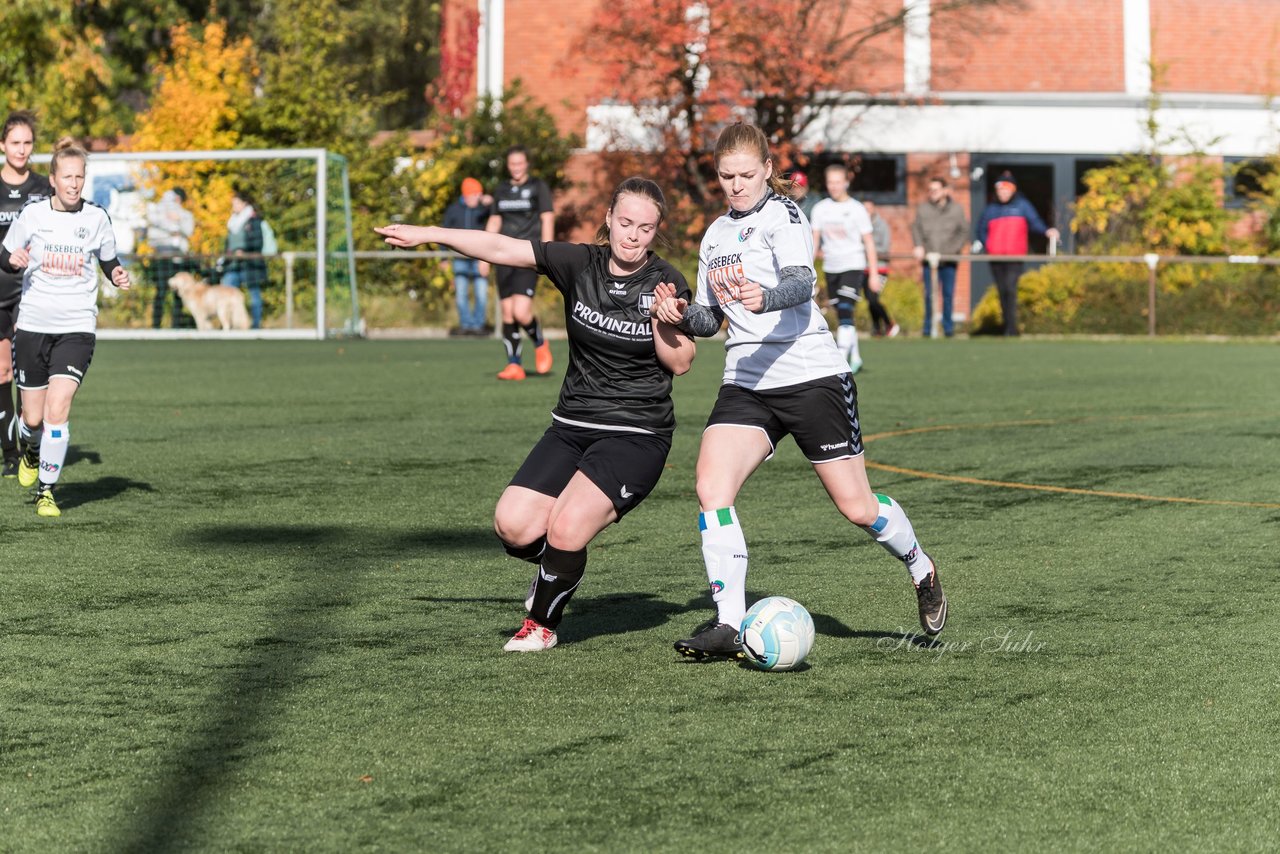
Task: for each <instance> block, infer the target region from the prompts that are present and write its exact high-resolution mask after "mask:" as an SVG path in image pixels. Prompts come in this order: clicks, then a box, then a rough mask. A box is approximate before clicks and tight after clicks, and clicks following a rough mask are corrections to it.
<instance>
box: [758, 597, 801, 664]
mask: <svg viewBox="0 0 1280 854" xmlns="http://www.w3.org/2000/svg"><path fill="white" fill-rule="evenodd" d="M740 633H741V636H742V649H743V650H744V651H745V652H746V654H747V661H750V662H751V663H752V664H754V665H755V666H756V667H759V668H760V669H761V670H791V669H792V668H794V667H797V666H799V664H800V662H802V661H804V657H805V656H806V655H808V654H809V650H810V649H812V648H813V617H811V616H809V612H808V611H806V610H805V607H804V606H803V605H801V604H800V603H799V602H797V601H796V600H794V599H788V598H787V597H785V596H769V597H767V598H765V599H761V600H760V601H759V602H757V603H756V604H754V605H752V606H751V610H750V611H747V616H745V617H743V618H742V628H741V631H740Z"/></svg>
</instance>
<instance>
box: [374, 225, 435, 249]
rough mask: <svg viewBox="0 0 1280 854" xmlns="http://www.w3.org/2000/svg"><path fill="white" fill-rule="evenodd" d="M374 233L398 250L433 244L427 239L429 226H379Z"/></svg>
mask: <svg viewBox="0 0 1280 854" xmlns="http://www.w3.org/2000/svg"><path fill="white" fill-rule="evenodd" d="M374 232H376V233H377V234H381V235H382V237H383V239H384V240H385V241H386V243H387V245H389V246H395V247H396V248H398V249H409V248H411V247H414V246H421V245H422V244H424V243H430V242H431V241H430V240H428V239H427V237H428V235H430V233H431V229H430V227H429V226H424V225H405V224H404V223H396V224H395V225H383V226H379V227H378V228H375V229H374Z"/></svg>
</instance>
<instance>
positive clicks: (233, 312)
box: [169, 273, 249, 332]
mask: <svg viewBox="0 0 1280 854" xmlns="http://www.w3.org/2000/svg"><path fill="white" fill-rule="evenodd" d="M169 287H170V288H172V289H173V292H174V293H176V294H177V295H178V296H179V297H180V298H181V299H182V305H183V307H184V308H185V309H186V310H187V311H188V312H190V313H191V316H192V317H194V318H195V319H196V329H198V330H200V331H201V332H203V331H206V330H209V329H213V318H215V317H216V318H218V323H219V324H221V325H222V328H223V329H248V328H249V311H248V309H246V308H245V304H244V292H243V291H241V290H240V289H239V288H233V287H231V286H230V285H210V284H208V283H206V282H202V281H200V280H199V279H197V278H196V277H195V276H193V275H191V274H190V273H178V274H177V275H175V276H174V277H173V278H172V279H170V280H169Z"/></svg>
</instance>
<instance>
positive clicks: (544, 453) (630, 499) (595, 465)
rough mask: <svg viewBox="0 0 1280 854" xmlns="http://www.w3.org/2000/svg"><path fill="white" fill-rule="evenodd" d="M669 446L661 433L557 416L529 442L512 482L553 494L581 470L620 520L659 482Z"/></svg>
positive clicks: (544, 493) (559, 491)
mask: <svg viewBox="0 0 1280 854" xmlns="http://www.w3.org/2000/svg"><path fill="white" fill-rule="evenodd" d="M670 451H671V440H670V439H668V438H666V437H664V436H655V435H653V434H651V433H626V432H621V431H617V430H593V429H591V428H587V427H575V426H574V425H572V424H561V423H560V422H559V421H556V422H553V423H552V425H551V426H550V427H548V428H547V432H546V433H543V434H542V438H541V439H539V440H538V444H536V445H534V446H533V450H532V451H530V452H529V456H528V457H526V458H525V461H524V464H523V465H521V466H520V470H519V471H517V472H516V476H515V477H513V478H512V479H511V485H512V486H523V487H525V488H526V489H532V490H533V491H534V492H540V493H542V494H543V495H550V496H553V497H556V496H559V495H560V493H561V492H563V491H564V488H565V487H566V486H568V485H569V481H570V480H571V479H572V478H573V476H574V474H575V473H577V472H579V471H581V472H582V473H583V474H585V475H586V476H587V478H588V479H590V481H591V482H592V483H594V484H595V485H596V486H598V487H600V491H601V492H603V493H604V494H605V495H607V496H609V500H610V501H612V502H613V509H614V510H616V511H617V512H618V518H619V519H621V518H622V517H623V516H625V515H626V514H627V513H629V512H631V511H632V510H634V509H635V508H636V507H637V506H638V505H639V504H640V502H641V501H643V500H644V498H645V496H646V495H648V494H649V493H650V492H652V491H653V488H654V487H655V486H657V485H658V478H660V477H662V470H663V468H664V467H665V466H666V463H667V454H668V453H670Z"/></svg>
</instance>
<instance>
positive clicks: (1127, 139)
mask: <svg viewBox="0 0 1280 854" xmlns="http://www.w3.org/2000/svg"><path fill="white" fill-rule="evenodd" d="M477 2H478V4H479V8H478V11H479V16H478V31H477V30H476V29H472V30H470V31H466V32H463V33H461V34H458V33H456V32H455V33H454V34H452V35H451V36H450V38H454V39H458V38H462V39H467V38H471V37H472V36H471V35H470V34H469V33H471V32H474V33H475V36H474V38H475V47H474V48H473V50H474V56H475V66H476V67H475V88H476V91H480V92H486V91H488V92H494V93H499V92H500V91H501V89H502V86H503V84H504V83H506V82H509V81H510V80H512V79H514V78H517V77H518V78H521V79H523V80H524V82H525V83H526V91H528V92H531V93H535V94H536V95H538V96H539V97H540V98H541V99H542V100H543V101H544V103H545V104H546V105H547V107H548V108H549V109H550V110H551V111H552V112H553V114H554V115H555V116H556V118H557V121H558V122H559V123H560V127H561V129H562V130H573V131H575V132H577V133H579V134H581V135H582V136H583V138H584V139H586V140H587V145H586V148H585V150H584V151H583V152H581V154H580V155H579V157H578V158H577V160H578V163H577V164H576V169H574V173H575V175H576V176H577V177H579V178H580V179H582V180H589V178H590V176H591V174H592V173H591V169H590V162H591V154H592V152H593V150H598V146H599V145H600V142H599V139H600V134H598V133H595V132H594V131H595V129H596V128H597V127H598V126H600V125H602V124H604V123H607V122H610V121H616V120H617V118H618V116H617V110H616V108H610V107H609V106H608V105H602V104H593V103H591V102H590V98H589V93H591V92H592V91H594V90H595V89H596V85H595V84H596V82H597V81H596V80H595V79H594V78H593V77H592V71H591V70H590V69H587V70H586V71H579V73H577V74H574V75H567V74H566V73H565V69H564V66H563V64H562V57H564V56H565V55H567V54H568V53H570V52H571V51H572V49H573V45H574V44H575V43H576V42H577V41H578V40H579V39H581V38H582V28H583V27H584V26H586V24H587V22H589V21H590V19H591V16H592V13H593V12H594V11H595V10H596V9H597V7H598V6H599V5H600V3H601V2H602V0H560V2H558V3H555V4H546V3H544V2H535V1H534V0H447V2H446V10H445V17H446V21H447V20H448V19H449V18H450V17H451V15H452V16H453V17H459V16H472V17H473V18H474V17H475V11H476V5H475V4H476V3H477ZM883 2H884V3H885V4H886V7H887V5H888V4H892V3H896V2H897V0H883ZM902 5H903V6H904V7H905V8H907V9H909V10H910V17H909V23H908V25H907V26H906V27H905V28H901V29H897V30H894V31H892V32H890V33H887V34H885V35H884V36H881V37H879V38H880V39H881V43H880V44H879V45H878V50H877V53H878V55H879V56H880V57H881V61H880V62H879V63H878V64H877V67H876V68H875V69H874V70H873V71H872V72H871V73H869V74H868V75H865V76H864V77H863V78H862V80H863V81H864V85H866V86H868V87H869V88H874V89H875V91H867V92H862V93H856V94H855V96H854V97H853V98H852V99H851V101H850V105H849V107H848V108H847V110H848V115H840V110H841V109H846V108H838V109H837V110H836V112H835V113H833V114H832V117H831V121H829V122H827V123H824V124H823V125H822V126H821V127H815V128H813V129H811V131H810V133H809V135H808V138H804V139H802V142H803V143H804V144H806V145H809V146H812V147H813V148H814V149H817V148H822V149H824V150H826V151H828V152H841V153H845V154H850V155H857V156H858V157H859V160H860V163H861V164H862V166H863V170H862V172H861V174H860V175H859V179H858V184H856V185H855V195H859V196H862V197H868V198H872V199H875V200H876V201H877V202H878V203H879V204H880V210H881V213H882V215H883V216H884V217H885V218H886V219H887V220H888V221H889V222H890V225H891V227H892V229H893V247H894V252H895V254H896V253H905V252H908V251H909V250H910V245H911V242H910V234H909V227H910V221H911V218H912V214H913V209H914V207H915V205H916V204H918V203H919V202H920V201H921V200H922V199H923V198H924V190H925V184H926V182H927V179H928V177H929V176H930V175H935V174H941V175H945V176H948V177H949V179H950V181H951V183H952V186H953V189H954V193H955V197H956V199H957V200H958V201H960V202H961V203H962V204H963V205H964V206H965V207H966V209H968V210H969V211H970V212H971V213H972V212H974V211H981V209H982V207H983V205H984V204H985V203H986V200H987V199H988V198H989V197H990V194H991V193H992V188H991V184H992V181H993V179H994V176H996V175H998V174H999V173H1000V172H1001V171H1003V170H1004V169H1009V170H1011V171H1013V172H1014V173H1015V174H1016V175H1017V176H1018V178H1019V185H1020V189H1021V190H1022V192H1023V193H1024V194H1026V195H1027V196H1028V197H1029V198H1030V199H1031V201H1032V203H1033V204H1035V205H1036V207H1037V208H1038V209H1039V211H1040V212H1041V214H1042V215H1043V216H1044V218H1045V221H1046V222H1048V223H1049V224H1051V225H1057V226H1058V227H1059V228H1060V229H1061V230H1062V231H1063V233H1064V235H1067V237H1066V239H1067V241H1068V244H1069V243H1070V240H1071V238H1070V236H1069V234H1070V232H1069V229H1068V228H1067V227H1066V226H1067V225H1068V224H1069V219H1070V210H1071V204H1072V202H1073V201H1074V199H1075V198H1076V196H1077V194H1078V193H1079V192H1080V189H1081V187H1082V184H1081V177H1082V175H1083V173H1084V172H1086V171H1088V170H1089V169H1090V168H1093V167H1095V166H1097V165H1100V164H1102V163H1105V162H1106V161H1107V159H1108V158H1110V157H1112V156H1114V155H1117V154H1121V153H1125V152H1130V151H1134V150H1138V149H1140V148H1141V146H1142V144H1143V142H1144V121H1145V119H1146V116H1147V111H1148V103H1149V100H1150V97H1151V94H1152V80H1151V72H1150V69H1151V67H1152V66H1151V62H1152V61H1153V60H1154V62H1155V63H1156V65H1157V67H1159V68H1161V69H1162V70H1161V77H1162V79H1161V80H1160V83H1159V90H1160V92H1159V94H1160V101H1161V109H1160V112H1159V114H1158V118H1159V121H1160V124H1161V126H1162V127H1163V128H1164V129H1165V130H1168V131H1174V132H1184V133H1185V134H1186V135H1187V136H1189V138H1191V139H1193V140H1194V141H1196V142H1197V143H1198V144H1199V145H1200V146H1202V147H1203V148H1204V149H1205V150H1206V151H1208V152H1209V154H1210V155H1211V156H1212V157H1214V158H1220V159H1221V160H1222V162H1223V164H1224V175H1225V174H1226V168H1227V166H1228V165H1230V164H1232V163H1234V162H1237V161H1240V160H1247V159H1252V158H1257V157H1262V156H1265V155H1267V154H1268V153H1272V152H1274V151H1276V150H1277V148H1278V147H1280V131H1278V130H1277V122H1278V118H1280V117H1277V116H1276V114H1275V113H1274V112H1273V110H1272V109H1271V106H1270V104H1269V99H1268V96H1270V95H1272V94H1274V93H1276V92H1277V91H1280V87H1278V86H1277V83H1280V50H1278V49H1277V48H1280V2H1278V0H1213V1H1212V2H1208V0H1073V2H1071V3H1067V2H1062V0H1025V2H1024V3H1023V5H1022V8H1020V9H1013V8H1009V9H1005V10H996V11H992V12H989V13H988V14H987V15H986V17H985V20H984V22H983V24H982V26H981V28H980V29H979V30H977V31H972V30H970V31H966V32H963V33H959V32H957V31H954V30H948V29H947V28H946V27H945V26H939V25H937V24H935V22H934V21H933V19H932V17H931V15H930V3H929V0H903V3H902ZM552 10H554V13H551V12H552ZM865 81H869V82H865ZM855 116H856V118H855ZM811 178H813V179H819V178H820V176H819V175H816V174H815V175H813V176H811ZM1224 183H1225V186H1226V191H1225V196H1224V204H1233V203H1235V199H1234V192H1233V186H1232V182H1230V181H1228V182H1224ZM814 186H820V180H818V181H816V182H815V183H814ZM971 219H972V216H971ZM1038 248H1039V249H1043V243H1041V244H1040V247H1038ZM1032 251H1037V247H1036V245H1035V244H1034V243H1033V250H1032ZM895 264H896V266H897V268H898V270H899V272H903V273H906V272H910V271H911V269H912V268H911V265H910V264H909V263H908V262H904V261H898V262H895ZM985 267H986V265H985V264H975V265H974V269H973V276H974V282H975V286H974V287H972V288H971V287H970V284H969V281H968V277H967V276H962V280H961V282H960V283H959V284H960V293H958V294H957V312H958V313H959V312H965V313H967V309H968V308H969V306H970V305H971V304H973V303H976V301H977V298H978V297H980V296H981V291H982V290H983V289H984V287H985V283H986V282H988V281H989V280H990V279H989V272H988V271H987V270H986V269H985ZM970 294H972V296H970Z"/></svg>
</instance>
